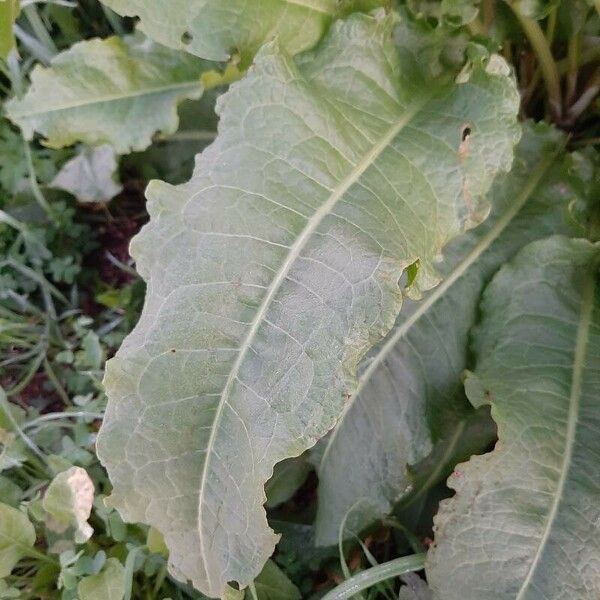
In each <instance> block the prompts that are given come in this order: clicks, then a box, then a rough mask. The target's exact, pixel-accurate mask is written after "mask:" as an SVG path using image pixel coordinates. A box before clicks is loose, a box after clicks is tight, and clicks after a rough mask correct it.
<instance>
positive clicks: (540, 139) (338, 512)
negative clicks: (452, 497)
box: [316, 125, 584, 545]
mask: <svg viewBox="0 0 600 600" xmlns="http://www.w3.org/2000/svg"><path fill="white" fill-rule="evenodd" d="M560 147H561V135H560V134H559V133H558V132H557V131H556V130H553V129H551V128H550V127H547V126H543V125H537V126H533V125H528V126H527V128H526V132H525V135H524V137H523V139H522V140H521V143H520V144H519V147H518V150H517V153H516V158H515V164H514V166H513V169H512V171H511V172H510V173H509V174H507V175H504V176H502V177H500V178H498V180H497V181H496V183H495V184H494V186H493V188H492V190H491V192H490V195H489V198H490V202H491V204H492V213H491V215H490V217H488V219H486V221H485V222H484V223H483V224H482V225H480V226H479V227H478V228H476V229H474V230H472V231H469V232H468V233H466V234H464V235H463V236H461V237H459V238H457V239H456V240H455V241H454V242H452V243H450V244H449V245H448V246H447V248H446V249H445V251H444V255H445V260H444V262H443V264H442V265H441V267H440V271H441V273H442V274H443V276H444V281H443V283H442V284H440V285H439V286H438V287H437V288H435V289H434V290H432V291H431V292H430V293H429V295H428V296H427V297H426V298H425V299H424V300H423V301H421V302H411V301H408V302H407V305H406V306H404V307H403V309H402V312H401V313H400V316H399V317H398V319H397V321H396V325H395V327H394V329H393V330H392V332H391V333H390V335H389V337H388V338H387V340H386V341H385V343H383V344H382V345H381V347H380V348H378V349H377V351H376V352H373V353H372V356H370V357H369V360H368V361H366V364H365V365H364V367H363V370H362V373H361V375H360V377H359V384H358V388H357V392H356V393H355V394H354V396H353V398H352V399H351V400H350V402H349V404H348V406H347V408H346V411H345V412H344V415H343V417H342V419H341V421H340V422H339V423H338V425H337V426H336V429H335V430H334V431H333V433H332V434H331V436H330V437H329V439H328V440H327V442H326V444H325V449H324V450H323V452H322V457H321V459H320V466H319V481H320V482H319V510H318V515H317V523H316V525H317V542H318V543H320V544H324V545H327V544H334V543H335V542H336V540H337V536H338V531H339V527H340V524H341V523H342V521H343V520H344V518H346V526H347V531H348V532H350V531H360V529H362V528H363V527H365V526H367V525H369V524H370V523H371V522H373V521H374V520H375V519H377V518H380V517H383V516H385V515H386V514H388V513H389V512H390V510H391V508H392V506H393V504H394V503H395V502H396V501H397V500H399V499H400V498H401V497H402V496H403V494H404V493H406V492H407V491H408V490H409V489H411V487H412V485H413V483H414V482H413V480H412V478H411V476H410V474H409V472H408V471H407V465H408V464H415V463H417V462H418V461H421V460H422V459H424V458H425V456H427V454H428V453H429V452H430V451H431V449H432V445H433V444H434V443H435V442H438V441H440V440H441V441H440V443H441V444H444V443H445V444H446V445H447V446H448V448H445V450H444V452H446V453H448V452H450V453H451V452H454V451H455V450H456V449H457V448H460V446H457V445H458V444H460V441H461V438H460V435H461V431H462V429H463V428H464V427H465V426H466V423H467V420H468V419H469V411H468V410H466V409H467V407H468V401H467V400H466V398H465V397H464V392H463V385H462V372H463V370H464V369H465V368H466V367H467V366H468V362H467V357H468V342H467V340H468V332H469V329H470V328H471V326H472V325H473V323H474V321H475V317H476V314H477V305H478V303H479V297H480V294H481V291H482V289H483V286H484V285H485V283H486V281H487V280H488V279H489V278H490V277H491V275H492V274H493V273H494V272H495V271H496V270H497V269H498V268H499V267H500V266H501V265H502V264H503V263H504V262H505V261H506V260H507V259H508V258H510V257H511V256H512V254H514V252H515V251H516V250H517V249H519V248H520V247H522V246H523V245H524V244H526V243H527V242H529V241H532V240H534V239H537V238H541V237H544V236H546V235H549V234H550V233H553V232H560V231H562V232H566V231H569V230H570V228H569V227H568V226H567V220H566V219H565V215H566V212H567V206H568V204H569V203H570V202H572V201H573V200H574V199H576V198H577V197H578V194H579V195H581V194H583V192H584V190H583V189H581V188H583V187H584V182H583V181H581V180H580V177H579V176H578V174H577V169H575V168H574V166H573V164H572V159H571V158H570V157H567V158H565V157H563V156H559V154H560ZM470 441H471V440H470V439H468V440H467V442H470ZM467 456H468V455H467ZM440 466H441V467H442V468H443V466H444V465H440ZM349 472H352V474H353V476H352V477H348V473H349Z"/></svg>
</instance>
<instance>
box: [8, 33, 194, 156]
mask: <svg viewBox="0 0 600 600" xmlns="http://www.w3.org/2000/svg"><path fill="white" fill-rule="evenodd" d="M205 68H206V63H204V62H203V61H201V60H199V59H197V58H195V57H193V56H190V55H188V54H186V53H184V52H176V51H174V50H171V49H169V48H165V47H163V46H160V45H158V44H154V43H152V42H151V41H150V40H148V39H145V38H143V37H142V36H129V37H124V38H118V37H111V38H107V39H104V40H101V39H92V40H87V41H84V42H79V43H78V44H75V45H74V46H72V47H71V48H69V50H66V51H65V52H62V53H60V54H58V55H57V56H56V57H55V58H54V59H53V60H52V63H51V64H50V66H49V67H43V66H41V65H37V66H36V67H35V68H34V70H33V72H32V74H31V87H30V88H29V90H28V91H27V93H26V94H25V96H24V97H23V98H21V99H18V98H15V99H13V100H11V101H10V102H8V103H7V104H6V111H7V114H8V116H9V117H10V119H11V120H12V121H14V122H15V123H16V124H17V125H19V126H20V127H21V128H22V129H23V131H24V133H25V135H26V136H27V137H28V138H30V137H31V136H33V133H34V131H37V132H38V133H41V134H42V135H44V136H45V137H46V144H47V145H48V146H51V147H53V148H61V147H63V146H68V145H69V144H72V143H74V142H77V141H83V142H87V143H89V144H101V143H105V142H106V143H109V144H111V145H112V146H113V147H114V149H115V150H116V151H117V152H118V153H122V154H124V153H127V152H129V151H130V150H143V149H144V148H146V147H147V146H149V145H150V142H151V141H152V135H153V134H154V133H155V132H157V131H162V132H164V133H172V132H173V131H175V130H176V129H177V124H178V118H177V103H178V102H179V101H180V100H183V99H184V98H198V97H200V95H201V94H202V86H201V83H200V76H201V74H202V71H203V70H204V69H205Z"/></svg>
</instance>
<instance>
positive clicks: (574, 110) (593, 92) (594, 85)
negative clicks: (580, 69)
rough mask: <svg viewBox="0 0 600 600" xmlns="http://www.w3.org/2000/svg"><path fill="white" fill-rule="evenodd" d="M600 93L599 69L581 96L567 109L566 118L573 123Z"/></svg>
mask: <svg viewBox="0 0 600 600" xmlns="http://www.w3.org/2000/svg"><path fill="white" fill-rule="evenodd" d="M598 93H600V69H597V70H596V72H595V73H594V75H593V76H592V78H591V80H590V82H589V83H588V85H587V86H586V88H585V90H583V92H582V94H581V96H580V97H579V99H578V100H577V102H574V103H573V105H572V106H571V107H570V108H569V114H568V118H569V121H570V122H573V123H574V122H575V121H576V120H577V119H578V118H579V117H580V116H581V114H582V113H583V111H585V110H586V108H587V107H588V106H589V105H590V104H591V103H592V102H593V101H594V98H596V96H597V95H598Z"/></svg>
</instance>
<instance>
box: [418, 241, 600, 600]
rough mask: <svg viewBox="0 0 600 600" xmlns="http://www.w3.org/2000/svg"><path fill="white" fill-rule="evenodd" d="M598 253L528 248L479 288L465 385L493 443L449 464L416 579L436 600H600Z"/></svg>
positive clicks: (542, 245) (584, 244)
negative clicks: (485, 413)
mask: <svg viewBox="0 0 600 600" xmlns="http://www.w3.org/2000/svg"><path fill="white" fill-rule="evenodd" d="M599 261H600V247H599V246H598V244H592V243H590V242H588V241H586V240H583V239H580V240H571V239H568V238H564V237H560V236H555V237H551V238H548V239H546V240H544V241H541V242H534V243H532V244H530V245H529V246H527V247H526V248H525V249H523V250H522V251H521V252H520V253H519V254H518V255H517V257H516V258H515V259H514V261H513V262H512V263H510V264H508V265H507V266H505V267H504V268H503V269H502V270H501V271H500V272H499V273H498V274H497V275H496V276H495V277H494V279H493V281H492V283H491V284H490V285H489V287H488V288H487V290H486V292H485V295H484V299H483V305H482V312H483V318H482V322H481V324H480V326H479V327H478V328H477V329H476V331H475V336H474V338H475V352H476V355H477V368H476V370H475V375H471V376H470V377H469V378H468V379H467V381H466V384H465V387H466V390H467V394H468V396H469V399H470V400H471V401H472V402H473V403H474V404H475V405H480V404H491V406H492V416H493V417H494V419H495V420H496V422H497V423H498V436H499V442H498V445H497V446H496V449H495V450H494V451H493V452H491V453H489V454H486V455H484V456H477V457H474V458H472V459H471V460H470V461H469V462H468V463H466V464H463V465H459V467H457V470H456V471H455V473H454V475H453V476H452V477H451V478H450V481H449V484H450V485H451V487H453V488H454V489H455V490H456V496H455V497H453V498H452V499H450V500H447V501H445V502H444V503H443V504H442V506H441V507H440V512H439V514H438V515H437V517H436V520H435V523H436V535H435V546H434V547H433V548H432V550H431V551H430V555H429V557H428V570H427V575H428V579H429V581H430V583H431V586H432V588H433V590H434V592H435V597H436V598H439V599H440V600H442V599H443V600H455V599H459V598H460V600H480V599H481V598H485V599H486V600H515V599H516V600H567V599H569V600H570V599H577V600H584V599H586V600H587V599H588V598H589V599H591V598H597V597H598V596H599V595H600V526H599V523H600V503H599V502H598V498H600V461H599V460H598V457H600V435H599V432H600V397H599V396H598V389H599V388H600V293H599V287H598V275H599V272H598V267H599V265H600V262H599Z"/></svg>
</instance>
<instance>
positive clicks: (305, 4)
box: [102, 0, 389, 62]
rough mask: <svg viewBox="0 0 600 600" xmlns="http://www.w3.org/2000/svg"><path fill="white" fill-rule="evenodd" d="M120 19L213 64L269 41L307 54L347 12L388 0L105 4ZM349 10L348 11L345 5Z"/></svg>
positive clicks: (114, 0) (111, 0) (245, 56)
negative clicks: (133, 21)
mask: <svg viewBox="0 0 600 600" xmlns="http://www.w3.org/2000/svg"><path fill="white" fill-rule="evenodd" d="M102 1H103V2H104V4H106V5H108V6H110V7H111V8H112V9H113V10H115V11H116V12H118V13H119V14H121V15H128V16H132V17H133V16H137V17H139V18H140V28H141V29H142V30H143V31H144V32H145V33H146V34H147V35H149V36H150V37H151V38H152V39H154V40H156V41H158V42H160V43H161V44H165V45H166V46H170V47H172V48H178V49H180V50H187V51H188V52H191V53H193V54H196V55H197V56H201V57H202V58H206V59H209V60H217V61H223V60H227V59H229V57H230V56H231V55H232V54H235V53H239V54H240V55H241V57H242V60H243V62H247V61H249V59H251V58H252V56H254V54H255V53H256V51H257V50H258V49H259V48H260V46H262V44H263V43H264V42H265V41H269V40H272V39H274V38H277V40H278V41H279V43H280V44H281V46H282V47H283V48H284V49H285V50H286V51H287V52H289V53H290V54H296V53H298V52H301V51H302V50H308V49H309V48H311V47H312V46H314V44H315V43H316V42H318V41H319V39H321V37H322V36H323V34H324V33H325V31H326V29H327V27H328V26H329V24H330V23H331V21H332V20H333V19H335V18H336V17H338V16H341V15H342V14H343V12H345V11H346V10H349V9H352V8H353V6H352V5H356V8H362V9H364V10H368V9H370V8H373V7H375V6H381V5H385V4H389V0H342V1H341V2H340V0H260V2H249V1H248V0H170V2H169V18H168V19H165V5H164V2H162V1H161V0H102ZM346 5H350V7H348V6H346Z"/></svg>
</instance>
